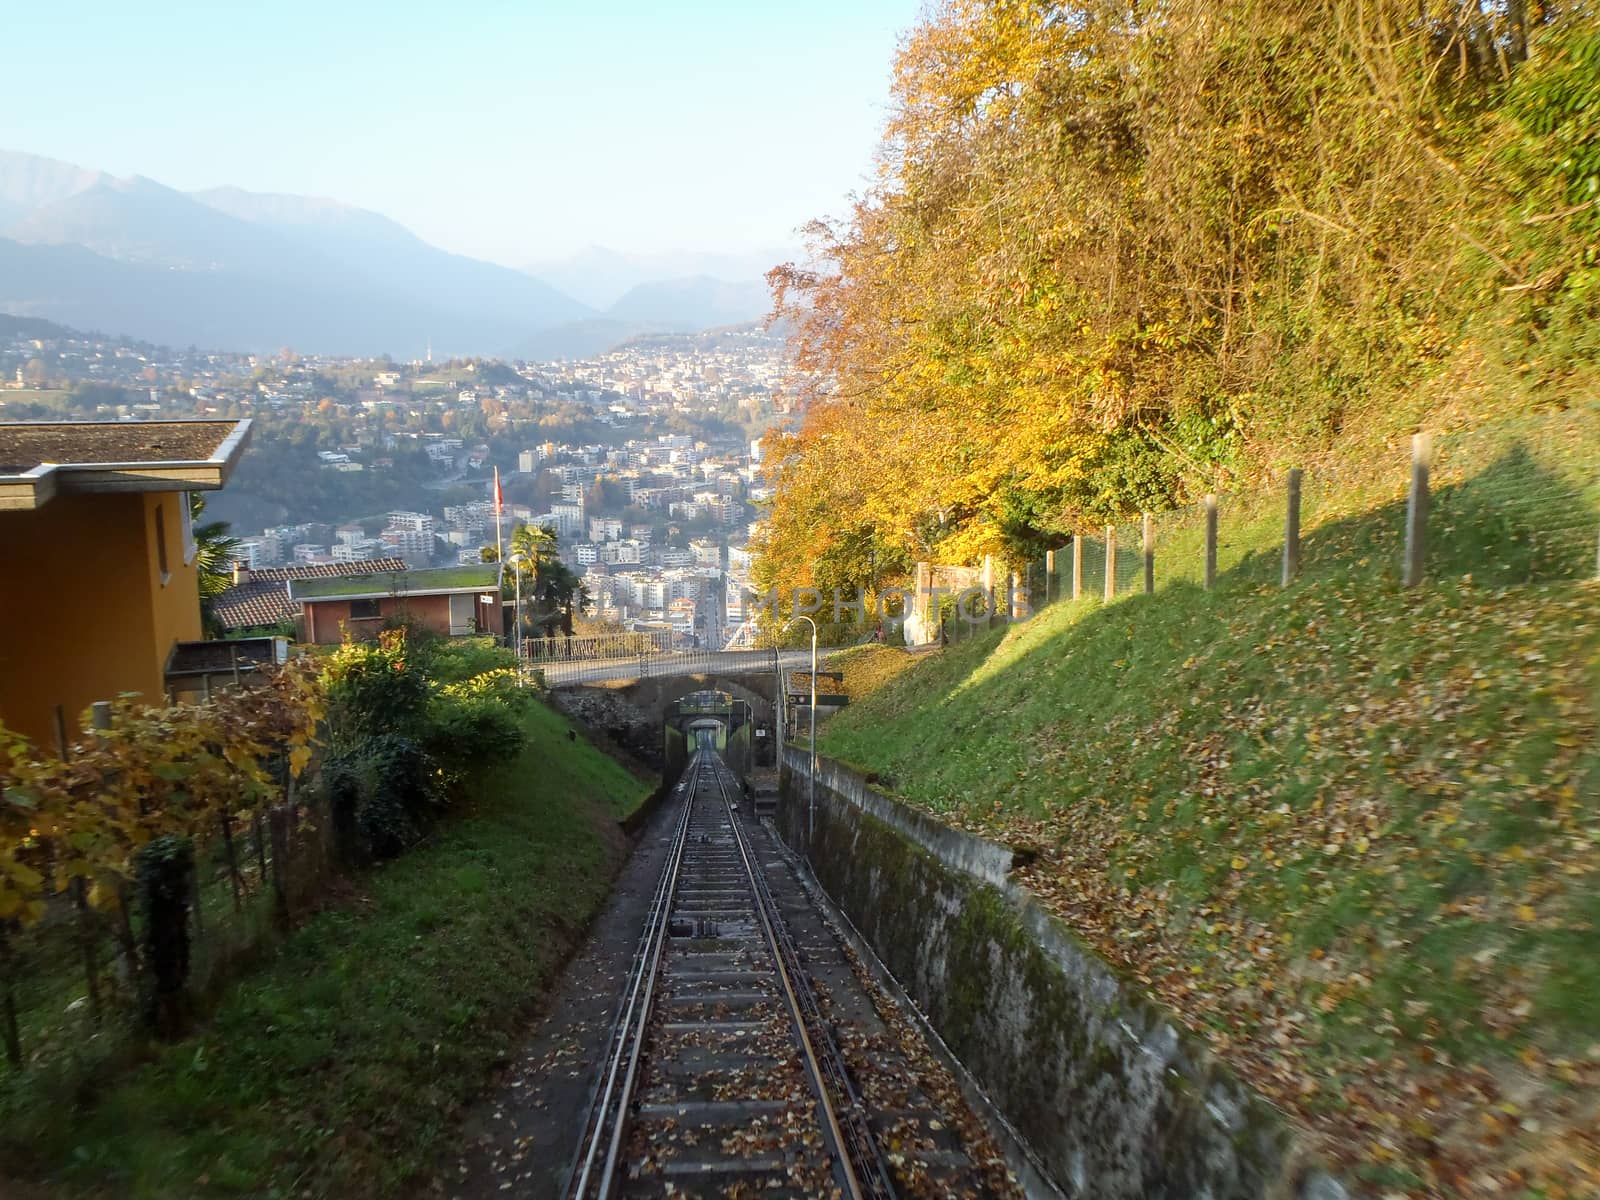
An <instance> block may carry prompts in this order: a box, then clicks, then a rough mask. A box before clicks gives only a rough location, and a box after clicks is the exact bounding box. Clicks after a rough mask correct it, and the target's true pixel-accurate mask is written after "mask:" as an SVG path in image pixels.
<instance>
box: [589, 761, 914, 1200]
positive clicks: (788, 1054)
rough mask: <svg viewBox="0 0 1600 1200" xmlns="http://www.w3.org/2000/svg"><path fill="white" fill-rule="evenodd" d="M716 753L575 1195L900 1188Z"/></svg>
mask: <svg viewBox="0 0 1600 1200" xmlns="http://www.w3.org/2000/svg"><path fill="white" fill-rule="evenodd" d="M731 778H732V777H731V775H730V774H729V772H728V770H727V768H726V767H725V766H724V765H723V763H722V762H721V760H720V759H718V758H717V757H716V756H715V754H714V753H713V752H711V751H709V750H702V751H700V752H699V753H697V754H696V755H695V756H694V758H693V759H692V760H691V763H690V766H689V768H688V770H687V771H686V772H685V776H684V781H683V782H682V783H681V784H680V785H679V786H680V789H681V793H680V794H681V803H682V811H681V814H680V816H679V818H678V821H677V825H676V827H675V829H674V833H673V837H672V841H671V846H670V849H669V851H668V855H667V860H666V866H665V869H664V870H663V871H662V874H661V878H660V880H659V882H658V884H657V886H656V890H655V894H654V896H653V897H652V900H651V902H650V906H649V910H648V915H647V918H646V921H645V928H644V932H643V935H642V936H641V938H640V941H639V945H638V949H637V950H636V951H635V953H634V958H633V963H632V966H631V969H630V971H629V976H628V979H627V980H626V983H625V986H624V989H623V993H622V1000H621V1003H620V1004H619V1007H618V1012H617V1016H616V1020H615V1023H614V1026H613V1029H612V1032H611V1038H610V1045H609V1049H608V1051H607V1054H606V1058H605V1060H604V1061H603V1062H602V1064H601V1069H600V1075H599V1078H598V1082H597V1086H596V1089H595V1098H594V1102H593V1105H592V1108H591V1111H590V1113H589V1117H588V1122H587V1126H586V1130H585V1134H584V1137H583V1141H582V1143H581V1146H580V1149H579V1152H578V1155H577V1157H576V1159H575V1160H574V1162H573V1165H572V1168H571V1173H570V1177H569V1180H568V1184H567V1188H566V1195H567V1196H568V1197H571V1198H573V1200H591V1198H601V1200H610V1198H611V1197H616V1196H630V1197H631V1196H658V1195H677V1196H695V1195H702V1196H727V1195H734V1196H738V1195H755V1194H759V1195H762V1196H773V1197H778V1196H841V1197H850V1198H852V1200H858V1198H861V1197H873V1198H885V1197H891V1196H894V1195H895V1188H894V1185H893V1183H892V1182H891V1180H892V1176H891V1173H890V1170H889V1167H888V1165H887V1163H886V1162H885V1160H884V1157H883V1155H882V1152H881V1150H880V1148H879V1146H878V1144H877V1142H876V1140H875V1138H874V1136H873V1131H872V1128H871V1125H870V1122H869V1116H868V1113H867V1111H866V1109H865V1106H864V1105H863V1103H862V1101H861V1098H860V1097H859V1096H858V1095H857V1092H856V1089H855V1088H854V1086H853V1085H852V1083H851V1079H850V1076H849V1074H848V1072H847V1070H846V1067H845V1062H844V1059H843V1057H842V1056H841V1054H840V1051H839V1048H838V1046H837V1045H836V1044H835V1040H834V1037H833V1034H832V1031H831V1030H830V1028H829V1026H828V1023H827V1021H826V1019H825V1017H824V1015H823V1012H822V1009H821V1007H820V1005H819V1001H818V996H817V994H816V992H815V990H814V988H813V986H812V982H811V979H810V978H809V976H808V974H807V971H806V969H805V966H804V964H803V963H802V961H801V954H800V950H799V947H798V946H797V944H796V942H795V940H794V938H793V936H792V935H791V934H790V932H789V928H788V925H787V923H786V921H785V920H784V917H783V914H782V912H781V910H780V907H779V905H778V903H777V902H776V901H775V900H774V897H773V895H772V893H771V890H770V888H769V885H768V883H767V880H766V878H765V875H764V873H763V871H762V869H761V867H760V864H759V863H758V861H757V858H756V855H755V854H754V853H753V851H752V847H751V842H750V838H749V836H748V833H747V831H746V830H745V829H744V828H743V818H742V817H741V816H740V814H739V812H738V807H737V804H736V802H735V800H736V797H737V795H738V792H737V789H736V788H735V787H732V786H730V783H731Z"/></svg>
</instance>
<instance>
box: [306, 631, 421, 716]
mask: <svg viewBox="0 0 1600 1200" xmlns="http://www.w3.org/2000/svg"><path fill="white" fill-rule="evenodd" d="M323 680H324V682H325V683H326V685H327V689H328V735H329V739H330V740H331V741H332V742H333V743H334V744H335V745H352V744H354V743H356V742H358V741H360V740H361V739H362V738H367V737H376V736H380V735H383V734H398V735H401V736H415V735H416V734H417V733H418V732H420V730H421V726H422V723H423V719H424V715H425V711H426V708H427V703H428V680H427V677H426V676H425V675H424V674H423V672H422V670H421V669H420V666H419V663H418V655H417V653H416V652H414V648H413V647H412V646H411V643H410V642H409V641H408V640H407V638H406V634H405V631H404V630H401V629H394V630H384V631H383V632H382V633H381V634H379V635H378V640H377V642H375V643H374V642H346V643H345V644H344V645H342V646H340V647H339V649H338V650H337V651H335V652H334V653H333V654H332V655H330V656H329V658H328V659H327V661H326V665H325V666H324V667H323Z"/></svg>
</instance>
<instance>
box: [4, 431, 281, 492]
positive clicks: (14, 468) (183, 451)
mask: <svg viewBox="0 0 1600 1200" xmlns="http://www.w3.org/2000/svg"><path fill="white" fill-rule="evenodd" d="M249 440H250V422H249V421H55V422H39V423H20V424H18V423H13V424H0V510H4V509H32V508H40V507H42V506H43V505H45V504H48V503H49V502H50V501H51V500H52V499H53V498H54V497H55V496H57V495H63V494H72V493H77V492H172V491H185V492H205V491H215V490H216V489H217V488H220V487H221V486H222V485H223V484H224V483H225V482H227V478H228V476H229V475H230V474H232V472H233V468H234V465H235V464H236V463H237V462H238V461H239V456H240V455H241V454H242V453H244V447H245V444H246V443H247V442H248V441H249Z"/></svg>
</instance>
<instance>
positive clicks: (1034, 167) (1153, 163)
mask: <svg viewBox="0 0 1600 1200" xmlns="http://www.w3.org/2000/svg"><path fill="white" fill-rule="evenodd" d="M1595 29H1596V26H1595V19H1594V18H1593V17H1592V16H1591V15H1589V14H1588V13H1587V12H1586V11H1585V10H1583V9H1581V8H1573V9H1571V10H1570V11H1569V10H1568V9H1567V8H1565V7H1562V6H1557V5H1526V4H1524V3H1520V2H1518V3H1511V4H1507V5H1504V6H1482V5H1478V4H1475V3H1466V2H1465V0H1424V2H1423V3H1421V4H1418V3H1416V2H1415V0H1407V2H1405V3H1401V2H1399V0H1377V2H1376V3H1372V2H1362V3H1355V2H1354V0H1333V2H1332V3H1327V2H1324V0H1289V2H1288V3H1282V2H1279V0H1271V2H1269V0H1223V2H1222V3H1217V2H1216V0H1175V2H1174V3H1171V4H1166V5H1159V6H1142V5H1129V4H1126V3H1118V2H1116V0H1106V2H1104V3H1102V2H1099V0H1089V2H1088V3H1076V4H1062V3H1054V2H1050V0H946V2H945V3H943V4H940V5H938V6H937V7H936V8H935V9H934V10H933V11H932V12H931V13H930V14H929V15H928V16H927V17H926V18H925V19H924V20H923V22H922V24H921V25H920V26H918V28H916V29H915V30H914V31H913V32H912V33H911V34H910V35H909V37H908V38H907V39H906V41H905V42H904V44H903V46H902V48H901V50H900V52H899V54H898V56H897V59H896V62H895V67H894V81H893V89H892V106H891V113H892V115H891V117H890V119H889V121H888V125H887V128H886V132H885V135H884V139H883V142H882V145H881V148H880V152H879V162H878V171H877V179H876V182H875V183H874V185H873V186H872V187H871V189H870V190H869V191H868V192H867V193H866V194H865V195H864V196H862V197H860V198H859V199H858V200H857V201H856V203H855V204H854V207H853V209H852V211H851V213H850V214H849V216H848V217H847V218H846V219H844V220H842V221H839V222H836V223H817V224H814V225H812V226H811V227H810V228H809V231H808V232H809V237H810V242H811V247H810V248H811V263H812V265H809V266H797V265H793V264H791V265H788V266H784V267H781V268H779V269H778V270H776V271H774V272H773V273H772V275H771V276H770V281H771V283H772V284H773V287H774V292H775V296H776V312H777V313H778V314H779V315H781V316H782V317H784V318H786V319H787V320H788V321H789V322H791V323H792V325H793V327H794V328H795V329H796V334H795V338H794V344H795V349H796V360H797V361H796V366H797V373H796V380H797V383H796V386H797V388H798V390H799V391H800V393H801V396H800V399H801V401H802V403H803V405H804V411H805V413H806V416H805V420H804V422H803V423H802V425H801V426H800V428H799V429H798V430H796V431H795V432H793V433H792V434H790V435H788V436H786V437H784V438H779V439H775V443H776V444H775V445H774V446H773V447H772V452H771V459H772V461H773V462H775V463H776V464H777V465H776V467H775V469H774V470H775V486H776V494H775V501H774V506H773V510H772V514H771V520H770V522H769V528H768V531H767V533H766V535H765V541H764V543H763V544H762V545H761V546H760V549H761V550H762V552H763V559H762V566H761V568H760V580H759V581H760V582H761V583H762V584H763V585H770V584H772V583H775V582H780V581H781V582H782V584H783V585H784V586H786V587H787V586H795V585H818V586H822V587H824V588H826V587H830V586H834V585H844V586H846V588H847V589H848V588H850V587H856V588H861V589H863V590H866V591H872V590H875V589H876V588H878V587H880V586H882V585H883V584H885V583H886V582H891V581H895V580H897V579H903V578H904V572H905V571H906V570H907V568H908V566H909V564H910V563H911V562H912V561H914V560H915V559H917V558H921V557H928V556H930V555H936V556H937V557H939V558H941V559H942V560H943V561H950V562H959V561H968V562H971V561H975V560H976V559H977V558H978V557H980V556H981V555H983V554H986V553H987V554H995V555H997V556H999V557H1000V558H1001V559H1003V560H1004V559H1009V560H1012V561H1016V560H1018V559H1020V558H1022V557H1024V556H1028V555H1031V554H1033V553H1036V552H1037V551H1038V550H1039V549H1040V548H1042V547H1043V546H1045V545H1058V544H1060V542H1061V541H1062V540H1063V538H1064V537H1065V535H1066V534H1067V533H1068V532H1069V531H1070V530H1071V529H1072V528H1073V527H1074V525H1075V524H1077V523H1082V522H1085V521H1091V520H1092V521H1101V520H1105V519H1108V518H1112V517H1115V516H1118V515H1120V514H1124V513H1128V512H1133V511H1138V510H1141V509H1146V510H1147V509H1160V508H1164V507H1168V506H1170V505H1172V504H1175V503H1179V502H1183V501H1185V500H1188V499H1191V498H1193V497H1194V496H1195V495H1196V494H1198V493H1201V492H1205V491H1211V490H1216V489H1217V488H1219V487H1221V486H1225V485H1227V484H1228V483H1230V482H1235V481H1239V480H1241V479H1246V480H1247V479H1248V478H1249V477H1250V476H1251V475H1252V474H1254V473H1256V472H1258V471H1260V470H1262V469H1263V468H1264V467H1266V466H1268V465H1270V464H1272V463H1274V462H1281V461H1283V460H1284V459H1285V458H1286V457H1287V456H1289V455H1291V454H1296V453H1303V452H1305V451H1306V450H1308V449H1316V448H1322V447H1326V446H1328V445H1329V444H1332V443H1334V442H1335V441H1336V440H1337V439H1338V438H1339V437H1340V436H1341V433H1342V431H1344V430H1345V429H1346V427H1347V426H1349V425H1351V424H1353V423H1357V422H1370V421H1373V420H1377V421H1380V422H1386V423H1388V424H1389V425H1391V426H1393V427H1395V428H1401V427H1404V426H1405V425H1406V423H1407V422H1408V421H1414V420H1415V419H1416V413H1415V412H1414V411H1412V410H1409V409H1408V408H1407V396H1408V394H1409V393H1410V392H1411V391H1412V390H1414V385H1415V384H1416V383H1417V381H1419V380H1420V379H1423V378H1425V377H1426V376H1427V375H1428V374H1429V373H1430V372H1436V371H1438V370H1439V368H1440V365H1441V364H1442V363H1444V362H1445V361H1446V359H1447V358H1448V356H1449V355H1450V354H1451V352H1452V349H1453V347H1454V346H1455V344H1456V343H1457V341H1458V339H1459V338H1460V337H1461V335H1462V332H1463V329H1464V328H1466V327H1468V325H1469V323H1470V322H1472V321H1474V320H1479V321H1482V322H1483V324H1484V325H1486V326H1487V325H1492V327H1493V328H1495V329H1496V330H1499V331H1501V332H1502V333H1504V335H1505V336H1504V338H1503V340H1502V342H1501V344H1499V345H1498V346H1497V352H1499V353H1502V354H1504V355H1508V356H1517V355H1522V354H1532V355H1535V356H1537V357H1538V358H1539V360H1540V369H1541V370H1543V371H1546V372H1548V373H1550V374H1551V375H1552V376H1554V375H1557V374H1559V373H1560V372H1561V371H1562V370H1564V369H1565V368H1566V366H1568V365H1570V363H1572V362H1573V361H1577V360H1580V359H1581V358H1582V356H1583V354H1584V353H1585V352H1586V346H1587V343H1585V342H1583V340H1582V339H1583V337H1584V336H1585V335H1583V334H1581V333H1578V332H1571V333H1570V335H1569V336H1566V337H1564V338H1563V339H1562V340H1560V341H1555V340H1552V339H1551V338H1549V337H1545V336H1543V335H1542V333H1541V330H1543V329H1545V328H1547V327H1550V326H1551V325H1553V324H1554V325H1559V326H1560V327H1562V328H1566V329H1568V330H1570V331H1577V330H1581V329H1583V328H1587V327H1589V325H1590V324H1591V323H1590V321H1589V318H1590V317H1592V316H1593V315H1595V312H1594V310H1595V308H1596V300H1595V296H1596V295H1597V294H1600V290H1597V289H1594V288H1593V287H1592V284H1593V282H1594V276H1595V269H1596V257H1595V254H1596V243H1595V229H1596V222H1595V220H1594V217H1595V209H1594V206H1593V204H1592V203H1590V202H1591V201H1592V200H1593V199H1594V187H1595V180H1594V178H1593V174H1594V169H1593V165H1592V164H1590V165H1585V163H1586V162H1587V160H1583V161H1580V162H1578V163H1577V165H1574V161H1573V157H1572V150H1571V147H1572V146H1573V145H1574V144H1575V143H1576V142H1578V141H1579V140H1580V139H1581V138H1582V137H1583V136H1585V135H1584V131H1585V130H1588V129H1591V128H1592V126H1593V124H1594V123H1595V120H1596V118H1595V111H1596V105H1595V103H1594V100H1595V97H1594V90H1593V89H1594V85H1593V80H1594V78H1595V77H1596V71H1595V68H1596V66H1597V65H1600V55H1597V53H1596V51H1595V46H1596V45H1597V44H1600V43H1597V42H1596V33H1595ZM1586 80H1587V81H1588V82H1587V83H1586V82H1585V81H1586ZM1490 317H1492V321H1491V320H1490V319H1489V318H1490ZM1588 349H1592V347H1588Z"/></svg>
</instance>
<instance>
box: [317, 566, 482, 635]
mask: <svg viewBox="0 0 1600 1200" xmlns="http://www.w3.org/2000/svg"><path fill="white" fill-rule="evenodd" d="M500 571H501V566H500V564H499V563H476V564H470V565H466V566H458V567H433V568H429V569H426V570H420V571H369V572H365V573H362V574H351V575H333V576H327V577H323V578H318V579H291V580H290V581H289V595H290V598H291V600H293V601H294V602H295V603H297V604H299V605H300V606H301V610H302V613H303V621H304V629H303V632H302V637H303V640H305V641H307V642H312V643H316V644H319V645H331V644H333V643H336V642H340V641H343V640H344V638H345V636H346V634H348V635H349V636H350V637H353V638H358V639H361V638H374V637H376V636H377V635H378V631H379V630H381V629H383V628H385V627H386V626H388V625H392V624H395V623H397V622H401V621H406V622H410V623H412V624H415V625H418V626H420V627H422V628H424V629H427V630H430V631H432V632H434V633H438V634H441V635H443V636H446V637H461V636H465V635H467V634H475V633H486V634H493V635H495V636H496V637H499V636H500V635H501V634H502V633H503V632H504V627H503V626H504V606H503V604H502V601H501V599H500Z"/></svg>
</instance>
